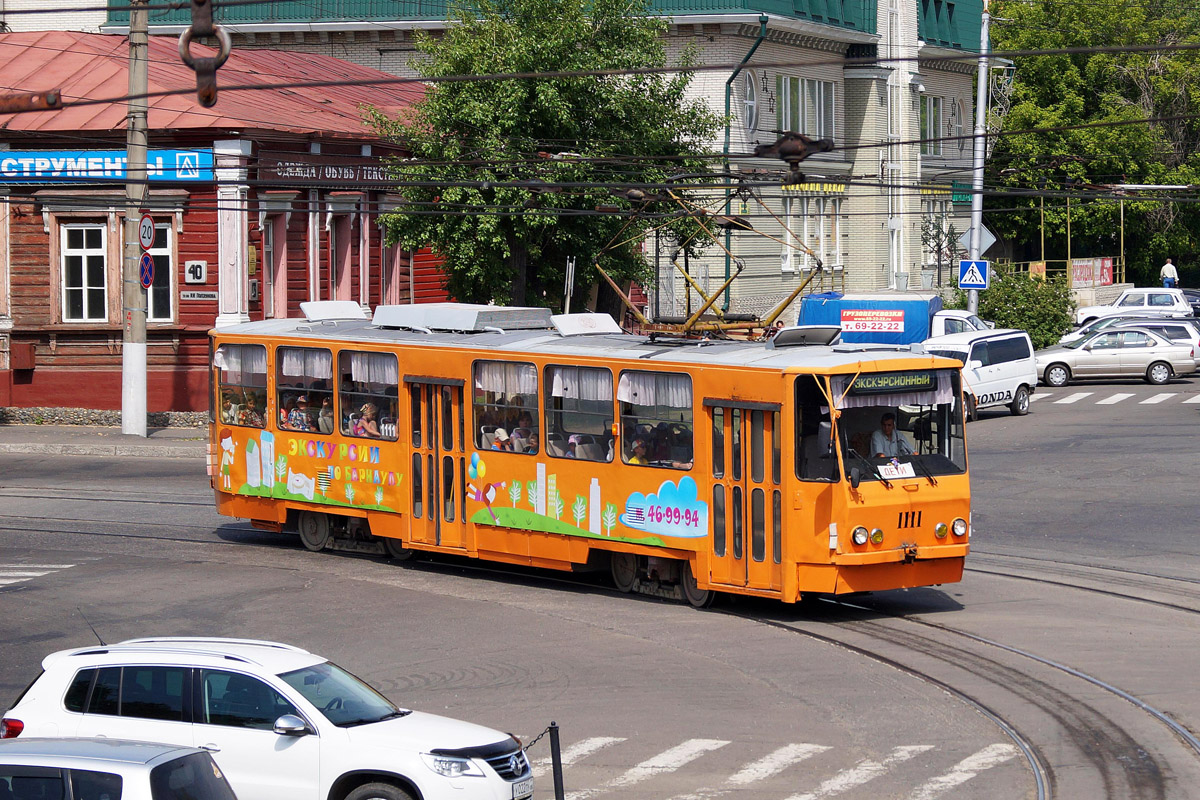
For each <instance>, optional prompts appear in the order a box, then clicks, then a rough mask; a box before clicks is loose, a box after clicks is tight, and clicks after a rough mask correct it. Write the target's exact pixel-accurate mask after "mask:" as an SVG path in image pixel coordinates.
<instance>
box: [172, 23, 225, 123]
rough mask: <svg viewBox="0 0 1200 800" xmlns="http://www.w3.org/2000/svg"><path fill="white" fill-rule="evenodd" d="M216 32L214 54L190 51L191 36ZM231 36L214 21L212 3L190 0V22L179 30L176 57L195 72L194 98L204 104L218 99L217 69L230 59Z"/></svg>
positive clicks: (205, 36)
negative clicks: (202, 54) (194, 54)
mask: <svg viewBox="0 0 1200 800" xmlns="http://www.w3.org/2000/svg"><path fill="white" fill-rule="evenodd" d="M213 36H215V37H216V38H217V41H218V42H219V43H220V44H219V48H218V50H217V54H216V55H215V56H204V57H201V58H197V57H195V56H193V55H192V51H191V47H192V40H193V39H205V38H209V37H213ZM231 50H233V39H232V37H230V35H229V33H228V32H227V31H226V30H225V29H224V28H222V27H221V26H220V25H213V20H212V5H211V4H210V3H209V1H208V0H192V26H191V27H190V28H188V29H187V30H185V31H184V32H183V33H181V34H179V58H180V60H181V61H183V63H184V65H185V66H187V67H188V68H189V69H191V70H192V71H193V72H195V73H196V99H197V100H198V101H199V102H200V105H202V106H204V107H205V108H211V107H212V106H214V105H216V102H217V69H219V68H220V67H221V65H222V64H224V63H225V62H226V61H227V60H228V59H229V53H230V51H231Z"/></svg>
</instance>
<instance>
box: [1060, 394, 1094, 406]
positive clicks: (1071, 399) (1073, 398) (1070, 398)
mask: <svg viewBox="0 0 1200 800" xmlns="http://www.w3.org/2000/svg"><path fill="white" fill-rule="evenodd" d="M1091 396H1092V393H1091V392H1075V393H1074V394H1069V395H1067V396H1066V397H1064V398H1062V399H1061V400H1055V401H1054V402H1055V404H1056V405H1062V404H1063V403H1078V402H1079V401H1080V400H1082V399H1083V398H1085V397H1091Z"/></svg>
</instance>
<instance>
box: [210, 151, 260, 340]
mask: <svg viewBox="0 0 1200 800" xmlns="http://www.w3.org/2000/svg"><path fill="white" fill-rule="evenodd" d="M250 152H251V143H250V142H248V141H246V140H244V139H221V140H217V141H216V142H213V163H214V167H215V172H216V178H217V274H218V298H219V299H218V306H219V308H218V314H217V319H216V322H215V325H216V327H218V328H219V327H222V326H225V325H236V324H238V323H241V322H249V321H250V293H249V275H248V274H247V262H248V260H249V254H250V231H249V224H250V223H249V206H248V204H247V200H248V197H249V191H250V189H249V186H248V185H247V183H246V178H247V175H246V171H247V165H248V163H249V159H250Z"/></svg>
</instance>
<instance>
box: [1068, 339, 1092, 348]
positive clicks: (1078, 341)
mask: <svg viewBox="0 0 1200 800" xmlns="http://www.w3.org/2000/svg"><path fill="white" fill-rule="evenodd" d="M1090 341H1092V340H1091V339H1089V338H1088V337H1086V336H1084V337H1082V338H1079V339H1076V340H1075V341H1073V342H1064V343H1063V345H1062V346H1063V347H1065V348H1067V349H1068V350H1078V349H1079V348H1081V347H1083V346H1084V345H1085V344H1087V343H1088V342H1090Z"/></svg>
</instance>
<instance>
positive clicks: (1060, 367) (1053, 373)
mask: <svg viewBox="0 0 1200 800" xmlns="http://www.w3.org/2000/svg"><path fill="white" fill-rule="evenodd" d="M1043 377H1044V379H1045V381H1046V385H1047V386H1066V385H1067V382H1068V381H1069V380H1071V370H1069V369H1067V365H1066V364H1051V365H1050V366H1048V367H1046V372H1045V375H1044V376H1043Z"/></svg>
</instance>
